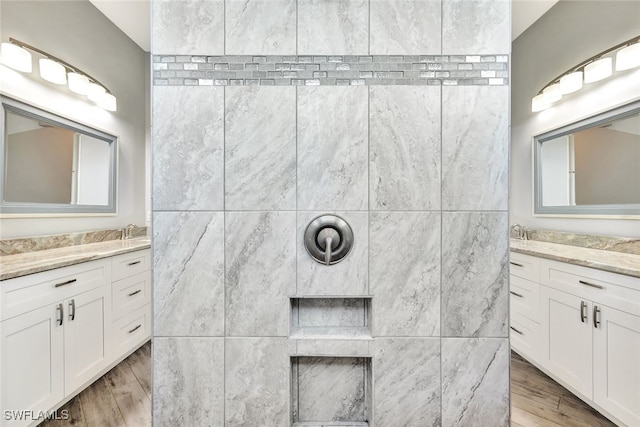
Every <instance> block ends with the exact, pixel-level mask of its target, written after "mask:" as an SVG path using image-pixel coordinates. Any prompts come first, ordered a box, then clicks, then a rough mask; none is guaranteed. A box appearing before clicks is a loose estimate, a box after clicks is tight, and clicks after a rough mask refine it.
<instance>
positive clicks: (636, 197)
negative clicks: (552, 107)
mask: <svg viewBox="0 0 640 427" xmlns="http://www.w3.org/2000/svg"><path fill="white" fill-rule="evenodd" d="M534 140H535V154H534V159H535V168H534V174H535V177H534V185H535V188H534V197H535V213H536V214H580V215H583V214H593V215H640V103H639V102H635V103H632V104H629V105H626V106H624V107H620V108H617V109H614V110H611V111H609V112H606V113H603V114H600V115H597V116H594V117H591V118H589V119H586V120H582V121H580V122H577V123H575V124H572V125H569V126H565V127H563V128H560V129H557V130H555V131H551V132H547V133H545V134H543V135H539V136H537V137H535V138H534Z"/></svg>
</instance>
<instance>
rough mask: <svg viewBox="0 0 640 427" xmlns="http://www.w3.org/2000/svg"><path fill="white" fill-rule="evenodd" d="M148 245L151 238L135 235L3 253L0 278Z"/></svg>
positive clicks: (104, 256) (63, 265) (71, 263)
mask: <svg viewBox="0 0 640 427" xmlns="http://www.w3.org/2000/svg"><path fill="white" fill-rule="evenodd" d="M150 247H151V240H150V239H149V238H148V237H138V238H133V239H128V240H109V241H106V242H99V243H88V244H84V245H75V246H66V247H63V248H55V249H46V250H41V251H34V252H25V253H21V254H16V255H5V256H2V257H0V280H7V279H13V278H15V277H20V276H26V275H27V274H33V273H39V272H41V271H47V270H53V269H54V268H60V267H66V266H68V265H74V264H80V263H82V262H87V261H93V260H96V259H101V258H107V257H110V256H114V255H120V254H124V253H127V252H133V251H137V250H140V249H147V248H150Z"/></svg>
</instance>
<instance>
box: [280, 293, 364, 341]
mask: <svg viewBox="0 0 640 427" xmlns="http://www.w3.org/2000/svg"><path fill="white" fill-rule="evenodd" d="M370 320H371V298H369V297H340V298H324V297H323V298H291V334H290V338H294V339H322V338H327V339H330V338H338V339H340V338H341V339H371V328H370V324H371V321H370Z"/></svg>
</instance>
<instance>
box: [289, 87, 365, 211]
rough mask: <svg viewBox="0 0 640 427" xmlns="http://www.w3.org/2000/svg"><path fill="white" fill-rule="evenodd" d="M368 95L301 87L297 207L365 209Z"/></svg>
mask: <svg viewBox="0 0 640 427" xmlns="http://www.w3.org/2000/svg"><path fill="white" fill-rule="evenodd" d="M368 95H369V93H368V88H367V87H366V86H359V87H317V88H309V87H305V88H299V89H298V209H301V210H314V209H334V210H340V209H347V210H366V209H367V200H368V194H367V186H368V185H367V175H368V172H367V171H368V164H367V163H368V146H367V145H368V111H367V110H368Z"/></svg>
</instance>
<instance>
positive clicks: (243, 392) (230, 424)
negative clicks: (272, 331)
mask: <svg viewBox="0 0 640 427" xmlns="http://www.w3.org/2000/svg"><path fill="white" fill-rule="evenodd" d="M287 349H288V348H287V339H286V338H226V339H225V363H226V366H225V386H224V391H225V423H224V425H225V426H227V427H234V426H238V427H240V426H287V425H289V419H290V411H289V407H290V397H289V395H290V392H289V388H290V361H289V360H290V359H289V356H288V354H287V353H288V352H287ZM194 425H195V424H194ZM211 425H223V424H211Z"/></svg>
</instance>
